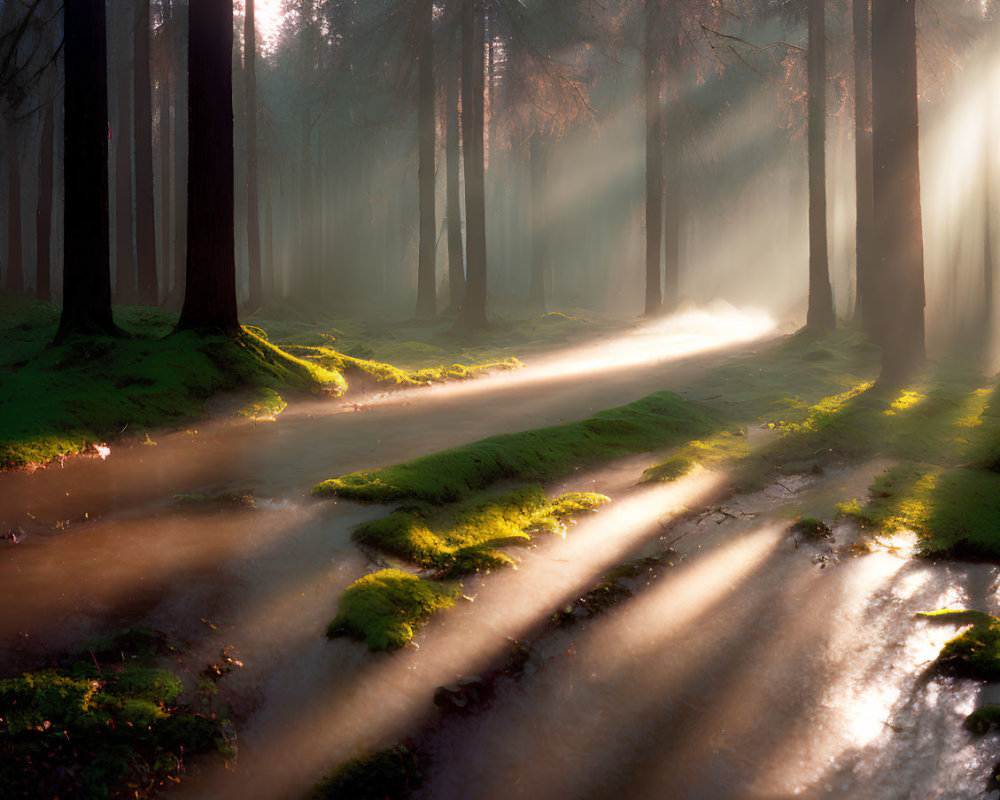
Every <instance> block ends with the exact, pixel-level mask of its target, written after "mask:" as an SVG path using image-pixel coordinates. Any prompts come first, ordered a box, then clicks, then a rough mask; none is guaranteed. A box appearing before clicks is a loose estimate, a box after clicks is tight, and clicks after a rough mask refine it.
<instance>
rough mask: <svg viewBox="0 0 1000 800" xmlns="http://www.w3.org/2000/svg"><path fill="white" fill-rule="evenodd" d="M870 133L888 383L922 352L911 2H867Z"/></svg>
mask: <svg viewBox="0 0 1000 800" xmlns="http://www.w3.org/2000/svg"><path fill="white" fill-rule="evenodd" d="M872 133H873V146H874V153H875V184H874V204H875V205H874V208H875V229H876V247H877V250H876V253H877V256H878V270H879V293H878V308H877V313H878V314H879V315H880V317H881V319H882V323H881V326H882V336H881V340H882V372H881V376H880V378H879V381H880V383H883V384H886V385H894V384H898V383H900V382H902V381H904V380H906V379H907V378H908V377H909V376H910V374H911V373H912V372H913V371H914V370H915V369H916V368H917V367H918V366H919V365H920V364H921V363H922V362H923V360H924V358H925V345H924V303H925V297H924V251H923V230H922V225H923V220H922V215H921V208H920V160H919V122H918V108H917V25H916V9H915V2H914V0H873V2H872Z"/></svg>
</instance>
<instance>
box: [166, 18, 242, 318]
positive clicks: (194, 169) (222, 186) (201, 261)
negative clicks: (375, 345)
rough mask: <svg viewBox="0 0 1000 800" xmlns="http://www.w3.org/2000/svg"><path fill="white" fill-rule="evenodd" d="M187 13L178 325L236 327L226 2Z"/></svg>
mask: <svg viewBox="0 0 1000 800" xmlns="http://www.w3.org/2000/svg"><path fill="white" fill-rule="evenodd" d="M188 14H189V44H188V65H189V66H188V104H189V125H188V131H189V132H188V203H187V220H188V224H187V230H188V244H187V284H186V287H185V291H184V307H183V309H182V310H181V317H180V320H179V322H178V323H177V327H178V329H179V330H186V329H193V330H198V331H201V332H223V333H236V332H238V331H239V319H238V315H237V309H236V260H235V255H234V245H235V239H234V234H233V226H234V210H233V200H234V192H235V188H234V186H233V175H234V156H233V102H232V100H233V74H232V70H233V62H232V51H233V6H232V3H231V2H230V0H198V2H195V3H192V4H191V7H190V10H189V12H188Z"/></svg>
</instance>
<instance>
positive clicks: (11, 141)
mask: <svg viewBox="0 0 1000 800" xmlns="http://www.w3.org/2000/svg"><path fill="white" fill-rule="evenodd" d="M23 127H24V125H23V123H22V122H21V120H20V119H19V118H18V117H17V116H16V114H14V113H12V114H10V116H8V117H7V119H6V125H5V131H6V141H5V142H4V149H5V150H6V153H7V283H6V286H5V288H6V290H7V292H9V293H10V294H24V246H23V241H22V233H21V224H22V214H21V139H22V135H21V129H22V128H23Z"/></svg>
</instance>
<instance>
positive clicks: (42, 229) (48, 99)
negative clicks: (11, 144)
mask: <svg viewBox="0 0 1000 800" xmlns="http://www.w3.org/2000/svg"><path fill="white" fill-rule="evenodd" d="M54 73H55V65H51V66H50V67H49V68H48V70H46V73H45V77H44V78H43V80H42V86H43V90H42V94H43V101H44V102H45V108H44V111H43V112H42V115H43V116H42V137H41V141H40V142H39V146H38V205H37V206H36V210H35V242H36V253H37V259H36V262H35V264H36V267H35V297H37V298H38V299H39V300H44V301H46V302H48V301H50V300H51V299H52V202H53V199H52V198H53V175H54V169H53V162H54V161H55V127H56V126H55V108H54V105H55V100H54V98H53V94H54V93H53V83H54V81H53V80H52V78H53V76H54Z"/></svg>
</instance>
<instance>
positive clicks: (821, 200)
mask: <svg viewBox="0 0 1000 800" xmlns="http://www.w3.org/2000/svg"><path fill="white" fill-rule="evenodd" d="M808 71H809V101H808V103H809V311H808V314H807V316H806V327H807V328H809V329H810V330H828V329H830V328H833V327H834V326H835V325H836V319H835V317H834V313H833V291H832V289H831V287H830V262H829V256H828V249H827V230H826V0H809V57H808Z"/></svg>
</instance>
